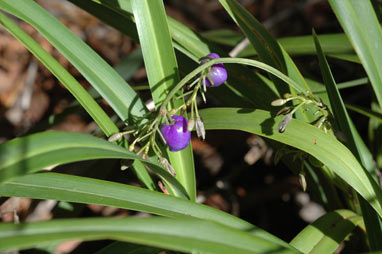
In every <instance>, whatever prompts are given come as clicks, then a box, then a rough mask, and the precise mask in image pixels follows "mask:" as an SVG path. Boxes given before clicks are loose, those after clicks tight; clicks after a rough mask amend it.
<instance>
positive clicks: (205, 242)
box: [0, 218, 298, 254]
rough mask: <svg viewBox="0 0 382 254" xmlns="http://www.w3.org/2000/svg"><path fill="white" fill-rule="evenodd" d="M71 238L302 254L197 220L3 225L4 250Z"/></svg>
mask: <svg viewBox="0 0 382 254" xmlns="http://www.w3.org/2000/svg"><path fill="white" fill-rule="evenodd" d="M70 239H82V240H97V239H115V240H120V241H127V242H133V243H138V244H146V245H151V246H156V247H162V248H168V249H172V250H179V251H185V252H194V251H197V252H203V253H210V254H225V253H226V254H232V253H235V254H250V253H298V252H297V251H292V250H287V249H283V248H281V247H280V246H278V245H275V244H273V243H270V242H267V241H265V240H264V239H261V238H258V237H256V236H254V235H251V234H249V233H247V232H243V231H239V230H237V229H233V228H230V227H227V226H224V225H222V224H218V223H214V222H211V221H205V220H200V219H195V218H182V219H170V218H126V219H116V218H96V219H67V220H53V221H45V222H36V223H25V224H19V225H14V224H2V225H0V250H10V249H15V248H28V247H33V246H35V245H36V244H41V243H48V242H51V241H58V240H61V241H64V240H70Z"/></svg>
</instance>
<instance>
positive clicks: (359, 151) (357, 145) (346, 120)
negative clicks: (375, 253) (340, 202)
mask: <svg viewBox="0 0 382 254" xmlns="http://www.w3.org/2000/svg"><path fill="white" fill-rule="evenodd" d="M313 37H314V42H315V44H316V48H317V55H318V60H319V63H320V69H321V72H322V76H323V79H324V84H325V86H326V90H327V91H328V95H329V100H330V104H331V107H332V110H333V115H334V119H335V121H336V123H337V126H338V127H339V129H340V130H341V131H342V132H343V134H344V136H345V139H346V145H347V147H349V149H350V151H352V152H353V154H354V155H355V156H356V157H357V158H358V160H359V161H360V162H361V164H362V166H363V167H364V168H366V169H367V170H368V171H369V172H370V174H371V175H373V176H374V179H375V180H377V177H376V174H375V171H374V162H373V157H372V155H371V153H370V151H369V150H368V149H367V147H366V145H365V144H364V142H363V140H362V139H361V137H360V135H359V134H358V132H357V130H356V128H355V127H354V124H353V122H352V121H351V119H350V117H349V114H348V113H347V111H346V108H345V104H344V103H343V101H342V98H341V95H340V92H339V91H338V88H337V85H336V82H335V81H334V78H333V75H332V73H331V71H330V68H329V65H328V62H327V61H326V59H325V56H324V54H323V52H322V49H321V46H320V43H319V41H318V39H317V36H316V33H315V32H314V31H313ZM359 201H360V206H361V209H362V214H363V216H364V218H365V224H366V229H367V232H368V234H367V236H368V238H369V241H370V245H371V246H372V249H373V250H380V249H381V248H382V245H381V241H380V239H381V237H382V221H381V219H380V218H379V217H378V214H377V213H376V212H375V211H373V210H372V209H371V207H370V205H369V204H368V203H367V201H365V200H364V199H363V198H362V197H359Z"/></svg>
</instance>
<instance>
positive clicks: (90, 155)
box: [0, 131, 185, 196]
mask: <svg viewBox="0 0 382 254" xmlns="http://www.w3.org/2000/svg"><path fill="white" fill-rule="evenodd" d="M113 158H114V159H127V160H128V159H130V160H139V161H142V162H144V163H145V164H146V165H148V166H150V168H151V170H153V171H154V172H155V173H157V174H158V175H160V176H162V177H163V178H165V179H166V180H167V181H168V182H170V183H171V184H172V185H174V187H175V188H176V189H177V191H178V194H179V195H181V193H185V192H184V189H183V188H182V186H181V185H180V184H179V182H178V181H177V180H176V179H175V178H174V177H173V176H172V175H171V174H170V173H168V172H167V171H166V170H165V169H163V168H162V167H161V166H159V165H158V164H156V163H153V162H150V161H147V160H145V159H143V158H141V157H140V156H138V155H136V154H134V153H132V152H129V151H128V150H127V149H124V148H122V147H120V146H118V145H115V144H113V143H110V142H107V141H105V140H102V139H99V138H95V137H92V136H90V135H85V134H80V133H69V132H60V131H49V132H43V133H37V134H32V135H29V136H26V137H22V138H16V139H13V140H11V141H8V142H5V143H3V144H0V182H2V181H5V180H7V179H10V178H13V177H16V176H21V175H24V174H27V173H32V172H36V171H38V170H41V169H43V168H46V167H49V166H53V165H57V164H63V163H69V162H75V161H83V160H91V159H113ZM183 196H185V195H183Z"/></svg>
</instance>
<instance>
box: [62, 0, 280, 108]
mask: <svg viewBox="0 0 382 254" xmlns="http://www.w3.org/2000/svg"><path fill="white" fill-rule="evenodd" d="M69 1H71V2H73V3H74V4H76V5H78V6H79V7H80V8H83V9H84V10H86V11H88V12H90V13H92V14H93V15H95V16H97V17H98V18H100V19H101V20H102V21H103V22H105V23H107V24H109V25H111V26H113V27H114V28H116V29H118V30H119V31H121V32H123V33H125V34H127V35H129V36H130V37H132V38H134V39H135V40H138V39H137V38H136V37H137V36H136V31H132V29H130V27H131V25H132V24H134V23H133V18H132V16H133V14H132V10H131V6H130V4H126V3H128V2H126V3H125V2H124V1H122V0H118V1H115V2H102V5H101V3H100V2H99V1H98V0H77V1H74V0H69ZM123 3H125V4H123ZM104 7H107V8H104ZM121 8H123V10H122V9H121ZM120 20H123V24H128V26H121V25H120V23H121V22H120ZM168 24H169V28H170V33H171V36H172V39H173V44H174V47H175V48H176V49H177V50H178V51H180V52H182V54H178V56H179V64H182V68H181V69H180V70H181V71H182V72H183V73H188V72H190V71H192V70H193V69H194V68H195V67H196V66H197V65H195V63H192V64H191V65H190V62H191V61H189V60H190V59H192V61H194V62H196V63H197V64H199V59H200V58H201V57H204V56H206V55H207V54H208V53H210V52H216V53H218V54H219V55H220V56H227V55H226V53H225V52H224V51H222V50H221V49H219V48H218V47H216V45H213V44H212V43H210V42H208V41H206V40H205V39H204V38H203V37H202V36H200V35H199V34H198V33H197V32H195V31H193V30H191V29H190V28H189V27H187V26H185V25H183V24H181V23H180V22H178V21H176V20H174V19H172V18H170V17H168ZM134 30H135V29H134ZM178 53H179V52H178ZM186 56H187V57H186ZM185 63H187V64H185ZM185 66H187V68H185ZM226 68H227V71H228V73H229V77H228V82H227V84H226V85H225V86H220V87H218V88H216V89H213V91H210V92H209V93H210V94H212V95H213V96H214V97H216V98H218V99H219V100H220V101H222V102H223V103H225V105H230V106H236V107H248V106H251V107H252V106H253V107H256V108H262V109H270V102H271V101H272V100H274V99H276V95H275V93H274V92H273V90H272V89H270V87H269V85H268V82H265V81H264V78H263V76H262V75H260V74H259V73H257V72H253V71H252V70H251V69H248V68H246V67H244V66H239V65H232V66H229V65H227V66H226Z"/></svg>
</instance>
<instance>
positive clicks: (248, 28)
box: [219, 0, 310, 91]
mask: <svg viewBox="0 0 382 254" xmlns="http://www.w3.org/2000/svg"><path fill="white" fill-rule="evenodd" d="M219 1H220V3H221V4H222V5H223V7H224V8H225V9H226V11H227V12H228V13H229V14H230V16H231V17H232V19H233V20H234V21H235V22H236V23H237V25H238V26H239V27H240V29H241V30H242V31H243V33H244V34H245V36H246V37H247V38H248V39H249V41H250V42H251V44H252V45H253V47H254V48H255V49H256V51H257V53H258V55H259V57H260V59H262V60H263V61H264V62H265V63H267V64H269V65H271V66H272V67H275V68H277V69H278V70H280V71H281V72H283V73H284V74H287V75H288V76H289V77H290V78H291V79H293V80H294V81H296V82H297V83H298V84H299V85H300V86H299V89H298V90H309V89H310V88H309V87H308V85H307V84H306V82H305V80H304V78H303V77H302V75H301V73H300V72H299V70H298V69H297V67H296V65H295V64H294V62H293V61H292V59H291V58H290V56H289V55H288V54H287V53H286V52H285V50H284V49H283V48H282V47H281V46H280V45H279V44H278V43H277V41H276V40H275V39H274V38H273V37H272V36H271V35H270V34H269V33H268V31H267V30H266V29H265V28H264V27H263V26H262V24H261V23H260V22H258V21H257V20H256V19H255V18H254V17H253V16H252V15H251V14H250V13H249V12H248V11H247V10H246V9H245V8H243V7H242V6H241V5H240V4H239V3H238V2H237V1H234V0H219ZM274 82H275V83H276V84H277V83H279V81H277V80H274ZM276 86H277V85H276ZM283 90H284V89H282V90H281V91H283Z"/></svg>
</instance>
